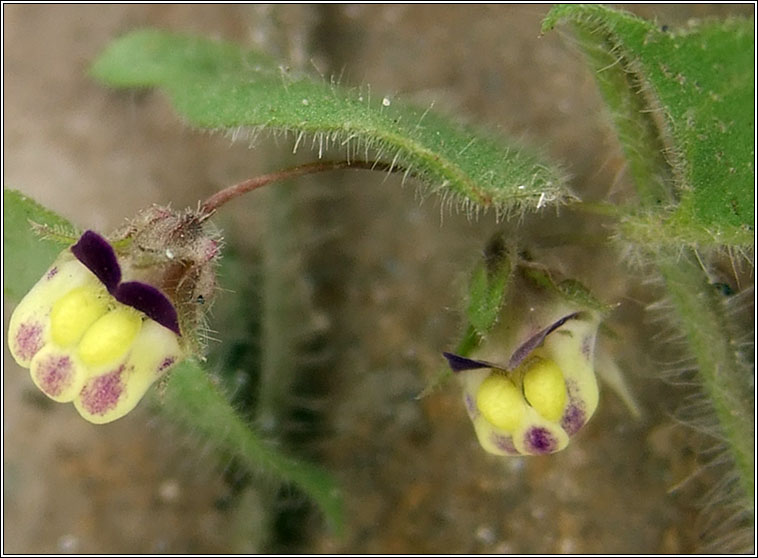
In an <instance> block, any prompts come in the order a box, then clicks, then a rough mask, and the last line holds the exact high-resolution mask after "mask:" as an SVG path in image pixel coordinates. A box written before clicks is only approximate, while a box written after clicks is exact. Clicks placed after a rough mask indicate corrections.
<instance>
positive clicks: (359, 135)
mask: <svg viewBox="0 0 758 558" xmlns="http://www.w3.org/2000/svg"><path fill="white" fill-rule="evenodd" d="M92 74H93V76H95V77H96V78H97V79H98V80H100V81H101V82H103V83H105V84H107V85H110V86H113V87H158V88H160V89H162V90H163V91H165V92H166V93H168V95H169V97H170V98H171V101H172V103H173V105H174V107H175V108H176V110H177V111H178V112H179V113H180V114H181V115H182V116H184V117H185V118H186V119H187V120H188V121H189V122H190V123H191V124H193V125H195V126H199V127H202V128H210V129H225V130H229V131H231V132H232V133H233V134H235V135H236V134H239V133H243V134H244V133H248V134H250V133H255V132H256V131H258V130H260V129H274V130H283V131H286V132H291V133H292V134H293V137H294V138H295V149H297V148H298V147H301V146H310V147H312V148H314V149H318V152H319V156H320V155H321V154H322V153H323V151H324V150H325V149H327V148H331V147H338V148H341V149H344V152H345V156H346V157H347V158H348V159H353V160H354V159H360V158H363V159H369V158H371V159H372V160H373V159H376V160H378V161H380V162H382V163H384V164H386V165H389V166H390V167H391V168H394V169H396V170H400V171H402V172H404V173H405V174H406V175H413V176H415V177H418V178H420V179H422V180H423V181H424V182H427V183H428V184H429V185H430V186H431V187H432V188H433V189H435V190H437V191H439V192H440V193H441V194H442V195H443V196H444V197H445V198H446V199H455V200H460V201H462V202H463V205H464V206H465V207H470V208H475V209H479V208H494V209H495V210H496V211H497V212H498V213H506V214H507V213H510V212H512V211H514V210H522V209H524V208H531V209H535V208H539V207H541V206H542V205H545V204H547V203H551V202H560V201H562V200H565V199H567V198H568V197H569V194H568V192H567V191H566V190H565V188H564V180H563V177H562V175H561V173H560V172H559V170H557V169H556V168H554V167H552V166H549V165H548V164H546V163H545V162H544V161H543V160H542V159H541V158H540V157H539V156H537V155H536V154H534V153H532V152H530V151H528V150H527V149H525V148H522V147H521V146H518V145H516V144H514V143H510V144H505V143H503V142H502V140H500V139H497V138H494V137H492V136H491V135H488V134H485V133H482V132H480V131H475V130H473V129H471V128H468V127H464V126H462V125H459V124H456V123H453V122H450V121H448V120H447V119H445V118H443V117H441V116H439V115H437V114H435V113H434V112H432V111H430V110H429V109H421V108H416V107H411V106H408V105H404V104H402V103H400V102H397V101H396V100H395V99H391V98H389V97H383V98H379V97H378V96H377V95H373V96H372V95H371V93H370V91H368V90H367V91H361V90H352V89H347V88H343V87H340V86H337V85H335V84H333V83H326V82H325V81H323V80H322V79H320V78H319V79H314V78H311V77H309V76H305V75H301V74H298V73H295V72H292V71H290V70H288V69H287V68H282V67H279V66H277V65H276V64H275V63H274V62H272V61H270V60H268V59H267V58H266V57H265V56H263V55H261V54H259V53H255V52H245V51H243V50H241V49H240V48H239V47H237V46H235V45H233V44H230V43H224V42H217V41H211V40H209V39H204V38H199V37H191V36H185V35H177V34H173V33H167V32H162V31H155V30H141V31H136V32H133V33H130V34H128V35H126V36H124V37H122V38H120V39H118V40H116V41H115V42H113V43H112V44H111V45H110V46H109V47H108V48H107V49H106V50H105V52H103V53H102V55H101V56H100V57H99V58H98V60H97V61H96V62H95V64H94V66H93V67H92Z"/></svg>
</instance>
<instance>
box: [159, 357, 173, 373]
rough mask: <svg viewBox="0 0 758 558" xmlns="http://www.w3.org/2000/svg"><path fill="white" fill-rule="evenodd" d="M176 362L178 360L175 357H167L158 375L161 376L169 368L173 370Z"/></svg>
mask: <svg viewBox="0 0 758 558" xmlns="http://www.w3.org/2000/svg"><path fill="white" fill-rule="evenodd" d="M174 362H176V359H175V358H174V357H166V358H164V359H163V362H161V365H160V366H159V367H158V370H157V374H158V375H160V374H161V372H163V371H164V370H167V369H168V368H171V366H173V364H174Z"/></svg>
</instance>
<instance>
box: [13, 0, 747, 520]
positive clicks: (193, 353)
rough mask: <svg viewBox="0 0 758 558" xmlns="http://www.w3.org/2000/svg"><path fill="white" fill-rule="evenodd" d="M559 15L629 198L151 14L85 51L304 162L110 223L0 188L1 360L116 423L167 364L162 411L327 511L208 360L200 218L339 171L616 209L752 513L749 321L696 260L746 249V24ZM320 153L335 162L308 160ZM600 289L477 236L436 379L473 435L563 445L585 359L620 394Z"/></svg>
mask: <svg viewBox="0 0 758 558" xmlns="http://www.w3.org/2000/svg"><path fill="white" fill-rule="evenodd" d="M559 23H565V24H568V25H570V26H571V29H572V32H573V33H574V35H575V36H576V38H577V39H578V43H579V45H580V47H581V49H582V51H583V53H584V54H585V55H586V59H587V62H588V64H589V65H590V66H591V67H592V69H593V70H594V71H595V75H596V77H597V83H598V86H599V88H600V90H601V93H602V94H603V97H604V100H605V101H606V103H607V106H608V108H609V114H610V116H611V120H612V122H613V124H614V125H615V127H616V130H617V132H618V137H619V139H620V142H621V145H622V147H623V148H624V152H625V155H626V157H627V160H628V166H629V173H630V175H631V178H632V179H633V181H634V183H635V185H636V188H637V193H638V196H637V198H638V199H637V200H636V202H635V203H633V204H628V205H613V204H610V203H608V204H597V203H596V204H584V203H582V202H581V200H579V199H577V197H576V196H574V195H573V194H572V193H571V192H570V191H569V189H568V187H567V180H566V176H565V174H564V173H563V172H562V171H561V170H560V168H558V167H557V166H555V165H554V164H552V163H550V162H548V161H546V160H544V158H542V157H541V156H540V155H539V154H538V153H535V152H532V151H530V150H529V149H528V148H526V147H524V146H522V145H519V144H516V143H513V142H508V141H506V140H504V139H502V138H498V137H494V136H492V135H490V134H488V133H485V132H482V131H481V130H477V129H474V128H471V127H467V126H462V125H459V124H456V123H454V122H451V121H449V120H448V119H446V118H444V117H442V116H439V115H437V114H435V113H434V112H432V111H430V110H429V109H419V108H415V107H413V106H410V105H405V104H402V103H400V102H398V101H397V100H395V99H389V98H384V99H381V100H376V99H374V102H373V103H372V102H371V101H370V99H367V98H364V95H363V94H362V92H361V91H360V90H351V89H347V88H341V87H338V86H336V85H334V84H325V83H323V82H322V81H320V80H318V79H313V78H311V77H310V76H307V75H300V74H298V73H296V72H292V71H288V72H284V73H283V72H282V70H281V67H280V65H279V64H277V63H276V61H273V60H271V59H269V58H268V57H266V56H265V55H263V54H260V53H257V52H247V51H244V50H242V49H241V48H240V47H238V46H236V45H234V44H230V43H225V42H219V41H211V40H207V39H204V38H200V37H192V36H186V35H179V34H173V33H168V32H162V31H156V30H139V31H135V32H133V33H130V34H127V35H126V36H124V37H122V38H120V39H118V40H116V41H114V42H113V43H112V44H111V45H110V46H109V47H108V48H107V49H106V50H105V51H104V52H103V53H102V55H101V56H100V57H99V59H98V60H97V61H96V62H95V64H94V66H93V67H92V75H93V76H94V77H95V78H96V79H97V80H99V81H100V82H102V83H103V84H106V85H108V86H111V87H116V88H134V87H142V88H144V87H153V88H157V89H159V90H161V91H163V92H164V93H165V94H166V95H167V96H168V97H169V99H170V100H171V103H172V104H173V106H174V107H175V109H176V111H177V112H178V113H179V114H180V115H181V116H182V117H183V118H185V119H186V120H187V121H188V122H189V123H191V124H192V125H194V126H196V127H200V128H207V129H213V130H229V131H234V132H235V134H238V133H239V132H240V131H242V132H244V133H245V134H246V135H247V136H251V135H255V134H257V133H259V132H260V131H262V130H276V131H281V132H284V133H285V134H292V135H293V136H294V138H295V148H296V149H297V147H298V146H299V145H307V144H310V145H311V146H312V147H313V148H314V149H315V150H317V151H318V158H319V160H318V161H316V162H313V163H308V164H304V165H300V166H296V167H292V168H289V169H286V170H283V171H279V172H275V173H272V174H269V175H265V176H261V177H257V178H253V179H251V180H247V181H245V182H242V183H240V184H237V185H235V186H232V187H230V188H227V189H225V190H222V191H220V192H218V193H217V194H215V195H214V196H212V197H211V198H209V199H208V200H206V201H205V202H204V203H203V204H201V205H200V206H199V207H198V209H197V210H186V211H175V210H171V209H167V208H161V207H149V208H148V209H145V210H144V211H142V212H141V213H140V214H138V215H137V216H136V217H135V218H133V219H132V220H130V221H128V222H127V224H126V225H125V226H124V227H123V228H121V229H120V230H118V231H116V232H114V233H113V234H111V235H104V234H102V233H98V232H94V231H91V230H87V231H84V232H83V233H81V232H78V231H77V230H76V229H75V227H72V226H71V225H70V224H69V223H66V222H65V221H64V220H63V219H61V218H60V217H58V216H56V215H55V214H53V213H52V212H50V211H48V210H46V209H44V208H42V207H41V206H39V205H37V204H36V203H34V202H32V201H31V200H28V199H26V198H25V197H23V196H22V195H20V194H18V193H17V192H14V191H11V190H6V191H5V194H4V200H5V215H4V217H5V222H6V223H5V224H6V226H5V239H4V241H5V249H6V254H7V255H8V256H9V257H10V259H11V261H10V263H11V265H6V267H5V270H6V271H5V273H6V275H5V278H6V281H5V282H6V294H7V295H8V296H10V297H11V298H15V299H16V300H20V302H19V303H18V305H17V307H16V309H15V311H14V312H13V315H12V317H11V321H10V325H9V329H8V344H9V347H10V350H11V354H12V355H13V357H14V358H15V360H16V361H17V362H18V364H19V365H21V366H22V367H25V368H28V369H29V371H30V374H31V379H32V381H33V382H34V384H35V385H36V386H37V387H38V388H39V389H40V390H41V391H42V392H43V393H44V394H45V395H47V396H48V397H50V398H51V399H53V400H55V401H59V402H73V404H74V407H75V408H76V409H77V411H78V412H79V413H80V414H81V415H82V417H83V418H84V419H86V420H88V421H90V422H93V423H108V422H111V421H113V420H116V419H118V418H120V417H123V416H124V415H126V414H127V413H129V412H130V411H131V410H132V409H134V408H135V406H136V405H137V404H138V403H139V401H140V399H141V398H142V397H143V396H144V395H145V393H146V392H147V391H148V389H149V388H150V386H151V385H152V384H154V383H155V382H156V381H158V380H161V379H163V380H162V381H163V382H165V384H166V388H165V394H164V398H163V406H164V407H165V408H166V409H168V410H169V412H170V413H172V415H173V416H174V417H175V418H178V419H179V420H181V421H184V422H185V423H187V424H191V425H192V426H193V428H194V429H195V430H198V431H200V432H202V433H204V434H206V435H207V436H208V438H209V440H211V441H212V443H213V444H215V445H216V446H217V447H218V449H219V450H221V451H223V452H226V453H228V454H232V455H235V456H238V457H239V459H240V460H241V461H242V462H243V463H244V464H245V465H246V466H248V467H251V468H263V469H265V470H267V471H270V472H272V473H274V474H276V475H278V476H279V477H280V478H281V479H282V480H283V481H285V482H289V483H294V484H296V485H298V486H299V487H300V488H301V489H302V490H304V491H305V492H306V493H307V494H308V495H309V496H311V497H312V498H313V499H314V500H315V501H316V502H317V503H318V504H319V505H320V506H321V508H322V510H323V511H324V512H325V515H326V517H327V518H328V519H329V520H330V522H331V523H332V524H333V525H335V526H337V527H338V526H339V525H340V524H341V521H342V518H341V512H340V496H339V491H338V490H337V489H336V487H335V486H334V484H333V482H332V481H331V479H330V477H329V476H328V475H327V474H326V473H324V472H323V471H321V470H320V469H318V468H316V467H314V466H311V465H308V464H306V463H302V462H299V461H296V460H294V459H291V458H289V457H287V456H285V455H282V454H281V453H280V452H279V451H278V450H275V449H274V448H273V447H272V446H270V445H269V444H267V443H265V442H264V441H263V439H262V438H261V437H260V435H259V434H257V432H256V431H255V430H254V429H253V428H251V426H250V425H249V424H248V423H247V421H246V420H244V419H243V418H242V416H241V415H240V414H239V413H237V412H236V411H235V410H234V408H233V406H232V405H231V404H230V403H229V401H228V400H227V399H226V398H225V397H224V396H223V395H222V394H221V392H220V391H219V390H218V389H217V387H216V385H215V384H214V382H212V381H211V380H210V379H209V377H208V374H207V373H206V372H205V371H204V370H203V364H202V363H203V358H204V351H205V347H204V343H203V334H202V332H203V331H204V329H205V322H206V320H207V316H206V314H207V311H208V309H209V308H210V307H211V305H212V303H213V299H214V297H215V296H216V293H217V286H216V267H217V265H218V264H219V261H220V257H221V253H222V242H221V235H220V233H219V232H218V231H217V230H216V229H215V228H214V227H213V226H212V224H211V218H212V217H213V215H214V213H215V212H216V211H217V210H219V209H220V208H221V207H222V206H223V205H224V204H226V203H227V202H229V201H231V200H234V199H235V198H236V197H238V196H240V195H242V194H244V193H247V192H250V191H252V190H255V189H257V188H259V187H262V186H265V185H268V184H271V183H274V182H277V181H280V180H282V179H286V178H293V177H296V176H300V175H305V174H311V173H316V172H324V171H334V170H339V169H362V170H379V171H383V172H392V173H400V174H402V175H403V177H404V178H409V179H412V180H414V181H416V182H418V183H419V184H422V185H425V186H426V187H428V188H429V189H430V190H431V191H432V192H434V193H437V194H439V195H440V196H441V197H442V199H443V204H448V205H450V204H455V205H457V206H458V207H460V208H463V209H464V210H466V211H467V212H469V213H471V214H479V213H480V212H483V211H487V210H491V211H493V212H494V213H495V214H496V215H497V217H498V218H500V219H509V218H512V217H518V216H520V215H523V214H524V213H525V212H527V211H540V210H542V209H543V208H544V207H546V206H557V205H571V206H573V207H576V208H579V209H582V210H586V211H592V212H602V213H603V214H605V215H607V216H609V217H611V218H613V219H614V223H615V225H614V226H615V237H616V238H615V242H616V243H617V245H618V246H619V247H620V249H623V250H625V251H626V253H628V254H631V255H632V256H633V257H634V259H636V260H638V261H641V262H645V263H646V264H647V263H652V264H653V265H654V266H655V267H656V268H657V272H658V274H659V276H660V279H661V281H662V283H663V284H664V285H665V287H666V289H667V292H668V297H669V299H670V304H671V308H672V312H671V315H670V316H669V318H668V319H669V320H670V321H671V322H672V323H673V325H674V326H675V327H676V328H678V330H679V331H680V332H681V334H682V336H683V337H684V339H686V342H687V347H688V349H687V350H688V355H689V356H690V357H691V358H692V360H693V362H694V363H695V366H694V368H696V369H697V374H698V379H699V383H700V385H701V387H702V390H703V392H704V394H705V396H706V398H707V399H708V401H709V402H710V405H711V409H712V413H713V415H714V416H715V417H716V419H717V427H715V430H714V434H715V435H716V436H717V437H718V438H719V439H721V440H723V442H724V455H725V456H727V457H726V460H727V461H728V462H729V463H730V465H731V468H732V471H733V473H734V474H733V476H732V477H729V478H731V479H733V480H732V481H730V482H732V485H733V486H732V488H734V487H736V492H735V493H736V494H740V496H738V497H736V498H733V499H732V504H733V505H734V506H735V507H736V508H737V512H735V513H733V514H732V517H737V518H738V520H739V521H742V522H743V523H744V524H746V525H749V524H752V520H753V501H752V494H753V489H754V480H753V478H754V477H753V468H754V444H753V432H754V421H753V415H752V412H751V409H752V407H753V402H754V399H753V397H752V387H751V386H752V385H753V384H752V374H753V372H752V369H753V366H754V364H753V362H752V360H751V355H750V354H748V352H749V351H748V350H746V349H745V347H744V346H741V345H740V342H739V339H741V338H744V337H745V335H746V333H748V332H744V331H738V330H737V329H736V326H735V324H733V323H731V322H730V319H729V309H728V302H725V300H724V296H723V290H724V287H721V288H720V289H719V288H717V287H718V286H719V285H720V283H717V282H716V281H715V280H714V279H713V278H712V274H711V270H712V268H713V265H714V264H713V262H714V261H715V259H716V258H723V257H728V258H731V260H732V261H733V262H735V261H737V262H738V263H739V264H740V265H748V266H750V267H751V268H752V265H753V262H754V259H753V257H752V251H753V249H754V196H753V186H754V180H755V179H754V172H755V169H754V166H753V165H754V145H753V137H754V125H755V120H754V114H753V101H754V85H753V84H754V66H753V62H754V46H753V42H752V40H753V27H754V24H753V21H752V20H746V19H729V20H727V21H721V22H716V21H710V22H700V23H696V22H692V23H691V24H690V25H689V26H688V27H686V28H683V29H669V28H668V27H666V26H664V27H659V26H657V25H655V24H653V23H651V22H647V21H644V20H642V19H639V18H637V17H634V16H631V15H629V14H626V13H624V12H618V11H615V10H611V9H608V8H605V7H601V6H582V5H569V6H556V7H554V8H553V9H552V10H551V11H550V12H549V13H548V15H547V17H546V19H545V21H544V23H543V32H547V31H549V30H551V29H552V28H553V27H554V26H556V25H557V24H559ZM335 146H341V148H342V149H344V153H345V156H344V159H340V160H336V161H326V160H322V159H321V157H322V155H323V152H324V150H325V149H327V148H332V147H335ZM8 262H9V260H8V257H7V258H6V263H8ZM33 274H34V275H33ZM35 281H36V284H35ZM727 288H728V287H727ZM27 291H28V292H27ZM24 293H26V294H24ZM224 296H231V295H224ZM605 302H606V303H607V302H610V303H612V302H613V301H605ZM606 303H604V302H601V301H598V300H597V299H596V298H595V297H594V296H593V295H592V294H591V293H590V292H589V291H588V290H587V289H586V288H585V287H584V286H582V285H581V284H579V283H578V282H577V281H575V280H574V279H573V278H571V277H563V276H561V274H560V273H559V272H558V271H557V270H554V269H549V268H548V267H546V266H545V265H543V264H542V263H540V262H538V261H533V260H532V259H531V258H530V257H529V256H528V255H527V254H526V253H525V252H524V251H523V250H521V248H520V247H518V246H515V245H514V243H513V242H512V241H511V240H510V239H503V238H500V237H497V238H494V239H493V240H492V242H491V243H490V245H489V246H488V247H487V249H486V250H485V258H484V260H483V262H482V263H481V264H480V265H479V267H477V268H476V269H475V270H474V271H473V273H472V275H471V280H470V283H469V289H468V293H467V298H466V310H465V316H466V320H467V324H466V326H465V333H464V335H463V338H462V340H461V342H460V344H459V345H458V346H457V347H456V348H455V351H454V352H444V357H445V358H446V359H447V363H448V365H449V370H448V372H447V373H446V374H445V377H448V376H455V377H456V378H457V379H458V380H459V382H460V384H461V385H462V387H463V404H464V405H465V409H466V411H467V413H468V415H469V417H470V419H471V422H472V423H473V430H474V433H475V436H476V437H477V438H478V440H479V443H480V444H481V446H482V448H483V449H484V450H486V451H488V452H490V453H494V454H498V455H503V456H510V455H540V454H551V453H554V452H557V451H560V450H562V449H563V448H565V447H566V446H567V444H568V443H569V440H570V439H571V438H572V437H574V436H576V435H577V434H578V433H579V432H580V431H581V429H582V427H583V426H584V425H585V424H586V423H587V421H589V420H590V418H591V417H592V415H593V413H594V411H595V409H596V407H597V405H598V401H599V390H598V385H597V381H596V371H597V372H598V373H599V374H601V376H602V375H603V374H611V375H612V374H616V381H615V382H611V384H612V387H614V389H617V390H618V391H619V393H620V394H621V395H622V396H625V393H626V391H625V387H624V385H623V381H620V380H619V377H618V369H617V368H616V367H615V366H614V364H613V355H612V353H611V352H610V351H609V349H607V348H606V346H605V344H604V343H603V341H602V335H599V332H602V321H603V320H604V318H605V317H606V316H607V315H608V314H609V313H610V312H611V311H612V306H609V305H607V304H606ZM221 333H222V342H223V330H222V332H221ZM441 349H442V348H441ZM440 358H441V360H442V356H441V357H440Z"/></svg>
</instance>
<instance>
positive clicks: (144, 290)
mask: <svg viewBox="0 0 758 558" xmlns="http://www.w3.org/2000/svg"><path fill="white" fill-rule="evenodd" d="M71 252H72V253H73V254H74V256H75V257H76V258H77V259H78V260H79V261H80V262H81V263H82V264H83V265H84V266H85V267H86V268H87V269H89V270H90V271H91V272H92V273H93V274H94V275H95V276H96V277H97V278H98V279H99V280H100V282H101V283H102V284H103V285H104V286H105V288H106V289H107V290H108V292H109V293H110V294H111V295H113V297H114V298H115V299H116V300H117V301H119V302H120V303H121V304H125V305H127V306H131V307H132V308H134V309H136V310H139V311H140V312H142V313H143V314H145V315H146V316H147V317H149V318H151V319H152V320H154V321H156V322H158V323H159V324H161V325H162V326H164V327H166V328H168V329H170V330H171V331H173V332H174V333H176V334H177V335H178V336H180V337H181V335H182V334H181V330H180V329H179V317H178V315H177V312H176V308H174V305H173V304H172V303H171V301H170V300H169V299H168V297H167V296H166V295H165V294H163V293H162V292H161V291H160V290H159V289H157V288H156V287H154V286H152V285H149V284H147V283H143V282H141V281H127V282H122V281H121V266H120V264H119V263H118V258H117V257H116V252H115V251H114V250H113V247H112V246H111V245H110V243H109V242H108V241H107V240H106V239H105V238H103V237H102V236H100V235H99V234H97V233H96V232H94V231H85V233H84V234H83V235H82V236H81V238H80V239H79V241H78V242H77V243H76V244H74V245H73V246H72V247H71Z"/></svg>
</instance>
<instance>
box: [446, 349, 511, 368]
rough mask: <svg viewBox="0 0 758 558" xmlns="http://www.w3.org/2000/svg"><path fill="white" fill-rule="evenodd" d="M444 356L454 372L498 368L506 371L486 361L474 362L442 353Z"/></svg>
mask: <svg viewBox="0 0 758 558" xmlns="http://www.w3.org/2000/svg"><path fill="white" fill-rule="evenodd" d="M442 355H443V356H444V357H445V358H446V359H447V363H448V364H449V365H450V368H451V369H452V371H453V372H460V371H462V370H476V369H477V368H497V369H499V370H504V368H503V367H502V366H500V365H499V364H494V363H492V362H487V361H486V360H473V359H471V358H466V357H462V356H460V355H456V354H453V353H442Z"/></svg>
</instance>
